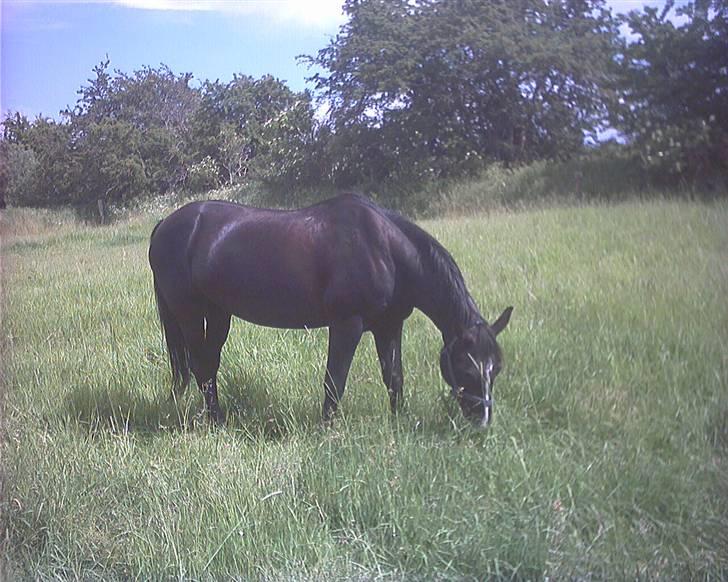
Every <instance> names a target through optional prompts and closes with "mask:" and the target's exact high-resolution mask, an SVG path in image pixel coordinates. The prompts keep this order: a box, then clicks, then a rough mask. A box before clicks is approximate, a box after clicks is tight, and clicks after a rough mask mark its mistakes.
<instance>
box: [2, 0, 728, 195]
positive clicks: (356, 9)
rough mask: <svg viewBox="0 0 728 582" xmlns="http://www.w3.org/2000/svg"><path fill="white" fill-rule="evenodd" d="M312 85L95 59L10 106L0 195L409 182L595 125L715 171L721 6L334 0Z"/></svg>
mask: <svg viewBox="0 0 728 582" xmlns="http://www.w3.org/2000/svg"><path fill="white" fill-rule="evenodd" d="M344 11H345V13H346V15H347V21H346V23H345V24H344V25H342V27H341V28H340V30H339V32H338V34H337V36H336V37H335V38H334V39H332V40H331V41H330V42H329V44H328V45H327V46H325V47H324V48H322V49H321V50H320V51H319V52H318V53H317V54H316V55H308V56H304V57H301V60H302V61H303V62H304V63H307V64H309V65H312V66H314V67H315V69H316V70H318V71H320V72H319V73H316V74H314V75H312V77H311V79H310V81H311V82H312V83H313V90H312V91H302V92H298V91H293V90H292V89H290V88H289V87H288V86H287V85H286V84H285V83H284V82H282V81H280V80H278V79H275V78H273V77H272V76H264V77H262V78H259V79H255V78H253V77H250V76H247V75H242V74H236V75H234V76H233V78H232V80H230V81H229V82H221V81H219V80H216V81H208V80H205V81H202V82H198V81H196V80H195V79H194V78H193V75H192V74H190V73H183V74H179V73H176V72H174V71H172V70H171V69H170V68H169V67H167V66H165V65H160V66H159V67H156V68H155V67H149V66H147V67H143V68H142V69H140V70H138V71H134V72H133V73H125V72H122V71H119V70H115V69H112V68H111V63H110V62H109V61H108V59H107V60H105V61H102V62H101V63H100V64H99V65H97V66H96V67H95V68H94V69H93V74H92V77H91V78H90V79H89V80H88V81H87V83H86V84H84V85H83V86H82V87H81V88H80V89H79V91H78V99H77V102H76V104H75V106H73V107H69V108H68V109H66V110H64V111H62V112H60V115H59V119H57V120H55V119H50V118H44V117H38V118H36V119H33V120H30V119H28V118H27V117H25V116H23V115H21V114H20V113H17V112H8V113H7V114H6V115H5V117H4V119H3V121H2V140H1V141H0V160H1V161H2V166H1V167H0V194H2V196H3V197H4V198H5V199H7V201H8V202H9V203H11V204H14V205H35V206H55V205H65V204H72V205H77V206H83V205H88V204H95V203H96V201H98V200H102V201H104V202H105V203H109V204H124V203H127V202H129V201H131V200H133V199H135V198H138V197H142V196H148V195H154V194H159V193H165V192H170V191H189V192H200V191H205V190H209V189H213V188H218V187H221V186H225V185H229V186H240V185H245V184H250V183H255V184H258V185H260V186H261V187H263V188H265V189H266V190H267V191H268V192H271V193H285V192H292V191H296V190H301V189H311V188H318V187H322V186H325V187H331V188H361V189H364V190H367V189H375V190H376V189H381V188H384V187H392V188H401V189H402V191H406V190H407V187H410V188H414V187H417V186H418V185H422V184H423V183H425V182H428V181H432V180H448V179H457V178H459V177H462V176H466V175H471V174H474V173H477V172H480V171H482V170H483V169H484V168H486V167H487V166H488V165H489V164H493V163H500V164H505V165H518V164H524V163H529V162H532V161H535V160H551V159H566V158H570V157H573V156H577V155H579V154H580V153H582V152H584V151H585V149H588V148H589V147H594V144H597V143H598V142H599V141H600V138H601V137H602V136H603V132H604V131H605V130H607V129H608V128H612V130H613V131H616V132H618V134H619V135H620V136H621V141H622V142H624V143H623V145H621V146H620V147H622V148H624V149H625V150H628V151H630V152H632V153H633V155H637V156H639V157H640V158H641V160H642V162H643V163H644V165H645V167H646V168H647V169H649V170H653V171H655V172H656V173H659V174H660V175H663V176H665V177H666V178H669V179H670V180H674V179H676V178H678V179H684V180H694V179H696V178H700V177H704V176H706V175H721V176H723V177H725V175H726V172H727V168H728V2H727V1H726V0H694V1H692V2H688V3H686V4H681V5H679V6H676V5H675V2H674V1H668V2H667V3H666V5H665V6H664V7H663V8H661V9H657V8H647V7H646V8H643V9H642V10H641V11H633V12H631V13H629V14H628V15H625V16H615V15H613V14H612V13H611V12H610V11H609V9H608V7H607V6H606V4H605V2H604V0H551V1H549V2H546V1H544V0H488V1H485V0H417V1H412V0H347V1H346V2H345V3H344Z"/></svg>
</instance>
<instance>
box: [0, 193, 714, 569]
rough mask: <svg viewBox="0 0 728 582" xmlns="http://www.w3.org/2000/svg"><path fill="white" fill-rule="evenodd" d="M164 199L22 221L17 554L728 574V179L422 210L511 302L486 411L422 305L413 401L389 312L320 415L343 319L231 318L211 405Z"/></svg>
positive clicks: (160, 563)
mask: <svg viewBox="0 0 728 582" xmlns="http://www.w3.org/2000/svg"><path fill="white" fill-rule="evenodd" d="M6 218H7V217H6ZM153 224H154V217H151V216H150V217H149V218H144V217H143V216H140V217H137V218H136V219H135V220H134V221H132V222H129V223H119V224H117V225H115V226H114V227H112V228H88V227H83V226H76V227H68V228H66V227H64V228H63V229H61V231H59V232H48V233H46V234H45V235H43V236H38V237H36V238H35V239H33V240H32V241H31V240H28V239H26V238H23V237H14V238H12V239H10V240H8V239H7V238H6V239H5V240H4V241H3V244H4V253H5V254H4V258H5V259H6V260H7V261H9V264H10V269H9V270H8V271H7V272H6V278H5V281H4V287H5V295H6V297H5V317H4V322H3V333H4V338H5V344H6V348H7V353H6V361H5V362H4V377H5V391H6V393H5V397H4V402H5V407H4V415H5V419H4V423H3V433H4V441H3V445H2V449H1V450H2V462H3V465H4V469H3V470H4V476H5V491H4V497H3V499H2V515H3V527H4V529H5V532H6V534H5V535H6V536H7V538H6V541H5V544H4V548H2V549H3V550H4V556H5V560H6V562H5V568H6V573H7V575H8V576H10V577H16V578H18V579H24V578H33V579H42V580H44V579H84V580H94V579H100V580H122V579H129V578H138V579H170V578H175V579H184V580H187V579H193V580H206V579H229V578H233V579H250V578H254V579H258V578H260V579H289V578H290V579H301V580H302V579H321V578H324V577H326V578H331V579H372V578H383V579H412V578H427V579H430V578H440V579H483V578H489V577H492V578H499V577H502V578H512V577H515V578H521V579H535V578H545V577H549V578H557V579H564V578H570V577H578V578H588V577H595V578H612V577H629V578H634V577H660V578H673V579H675V578H679V579H685V578H718V579H720V578H725V577H726V576H728V551H727V550H726V548H728V506H727V505H726V503H725V499H726V498H728V464H727V463H728V390H727V388H728V382H727V381H726V378H728V356H727V354H728V350H726V343H727V340H728V325H727V324H728V308H727V307H726V304H725V300H724V297H725V295H726V291H728V270H726V267H725V265H727V264H728V257H727V256H726V254H727V253H728V228H726V227H727V226H728V207H727V206H726V205H725V204H701V203H687V202H668V201H657V202H634V201H633V202H626V203H621V204H617V205H612V206H599V205H582V206H578V207H571V208H567V207H564V208H551V209H544V208H541V209H531V210H528V211H520V212H505V211H498V212H493V213H491V214H489V215H488V216H487V217H484V216H471V217H467V218H463V217H460V218H450V219H440V220H431V221H426V222H424V223H423V226H424V227H425V228H426V229H428V230H429V231H430V232H432V233H433V234H434V235H436V236H437V237H438V238H439V239H440V240H441V241H442V242H443V244H445V246H446V247H447V248H448V249H449V250H450V251H451V252H452V254H453V255H454V256H455V258H456V259H457V260H458V262H459V264H460V266H461V267H462V269H463V271H464V273H465V276H466V279H467V281H468V284H469V287H470V289H471V291H472V292H473V294H474V296H475V298H476V301H477V302H478V304H479V305H480V306H481V308H482V310H483V312H484V315H486V317H494V316H495V315H497V313H500V311H501V310H502V308H503V307H505V306H506V305H511V304H512V305H515V307H516V310H515V312H514V316H513V320H512V322H511V325H510V326H509V328H508V329H507V331H506V332H504V334H503V336H502V347H503V350H504V353H505V358H506V362H505V369H504V371H503V373H502V375H501V376H500V377H499V380H498V385H497V386H496V392H495V397H496V405H497V408H496V411H495V419H494V424H493V425H492V427H491V429H489V430H488V431H486V432H481V431H476V430H473V429H471V428H470V427H469V426H468V425H467V423H465V422H464V421H463V420H462V419H461V418H460V415H459V413H458V411H457V409H456V408H457V407H456V406H453V404H452V402H451V401H450V400H449V398H447V397H446V396H445V389H444V387H443V383H442V381H441V379H440V376H439V371H438V365H437V354H438V350H439V348H440V340H439V337H438V332H437V330H436V329H435V328H434V327H433V326H432V325H431V324H430V323H429V321H427V320H426V319H425V318H424V317H423V316H421V315H419V314H415V315H414V316H413V317H412V318H411V319H410V320H408V322H407V323H406V326H405V338H404V354H403V358H404V366H405V376H406V384H405V393H406V410H405V412H404V414H402V415H401V416H400V417H398V418H395V419H393V418H390V416H389V413H388V410H387V408H388V407H387V398H386V394H385V389H384V387H383V385H382V383H381V381H380V373H379V370H378V368H377V365H376V357H375V350H374V347H373V342H372V340H371V338H369V337H367V338H365V340H364V342H363V344H362V346H361V347H360V349H359V351H358V353H357V356H356V358H355V361H354V366H353V369H352V373H351V376H350V380H349V386H348V389H347V394H346V396H345V398H344V401H343V403H342V406H341V409H340V412H341V414H340V416H339V417H338V418H337V420H336V422H335V424H334V425H333V427H330V428H323V427H322V426H321V425H320V422H319V415H320V405H321V399H322V396H323V393H322V392H323V390H322V387H321V384H322V378H323V367H324V359H325V351H326V334H325V331H323V330H312V331H285V330H272V329H266V328H261V327H255V326H252V325H248V324H243V323H240V322H236V323H235V324H234V326H233V330H232V332H231V335H230V339H229V340H228V343H227V345H226V346H225V350H224V352H223V364H222V368H221V375H220V393H221V403H222V405H223V407H224V408H225V409H226V411H227V421H226V424H225V426H224V427H223V428H221V429H215V428H211V427H209V426H208V425H207V424H206V422H205V421H204V418H203V417H202V415H201V411H202V401H201V398H200V396H199V395H198V394H197V393H196V391H193V390H190V391H189V392H188V394H187V395H186V396H185V397H184V398H183V399H182V400H181V401H180V402H178V403H176V404H175V403H174V402H171V401H170V400H169V398H168V384H169V374H168V371H167V369H166V360H165V354H164V352H163V345H162V340H161V336H160V332H159V329H158V324H157V321H156V314H155V311H154V305H153V298H152V290H151V283H150V274H149V270H148V267H147V263H146V256H145V254H146V248H147V237H148V233H149V232H150V230H151V228H152V226H153Z"/></svg>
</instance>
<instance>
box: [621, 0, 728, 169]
mask: <svg viewBox="0 0 728 582" xmlns="http://www.w3.org/2000/svg"><path fill="white" fill-rule="evenodd" d="M674 6H675V2H674V1H671V2H668V3H667V4H666V5H665V7H664V8H663V9H661V10H658V9H657V8H649V7H646V8H645V9H644V10H643V11H642V12H637V11H634V12H631V13H630V14H629V15H627V16H626V17H624V22H625V23H626V24H627V25H628V26H629V28H630V29H631V31H632V34H633V35H634V36H635V39H634V40H632V41H630V42H629V44H627V45H626V46H625V48H624V51H623V55H622V60H621V68H622V76H621V83H622V91H623V95H624V107H623V108H621V109H620V110H618V111H617V113H618V123H619V125H620V126H621V127H622V128H623V129H624V131H625V132H627V133H628V134H629V135H630V136H631V138H632V139H633V142H634V146H635V148H636V149H637V150H638V151H639V152H640V154H641V156H642V158H643V161H644V163H645V164H646V165H647V166H650V167H654V168H656V169H659V170H661V171H663V172H665V173H667V174H669V175H671V176H677V177H683V178H686V179H688V180H695V179H696V178H701V179H705V176H706V174H722V175H723V177H724V178H725V176H726V172H727V171H728V157H726V152H727V151H728V81H727V79H728V4H727V3H726V2H725V0H697V1H693V2H688V3H687V4H685V5H683V6H680V7H678V8H674ZM676 22H677V24H676Z"/></svg>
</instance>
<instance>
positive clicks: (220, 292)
mask: <svg viewBox="0 0 728 582" xmlns="http://www.w3.org/2000/svg"><path fill="white" fill-rule="evenodd" d="M149 263H150V265H151V267H152V271H153V274H154V291H155V294H156V299H157V307H158V310H159V317H160V320H161V323H162V328H163V330H164V335H165V337H166V341H167V351H168V353H169V361H170V365H171V368H172V375H173V381H174V388H175V391H176V392H178V393H179V392H181V390H183V389H184V387H185V386H186V385H187V383H188V382H189V379H190V371H192V374H194V376H195V379H196V380H197V384H198V386H199V388H200V390H201V392H202V393H203V395H204V398H205V406H206V408H207V411H208V414H209V415H210V417H211V418H212V419H213V420H216V421H220V420H221V418H222V417H221V413H220V408H219V405H218V399H217V380H216V378H217V370H218V367H219V365H220V351H221V350H222V346H223V344H224V343H225V340H226V339H227V335H228V332H229V330H230V318H231V316H232V315H235V316H237V317H239V318H241V319H244V320H245V321H249V322H252V323H256V324H258V325H265V326H270V327H278V328H313V327H328V328H329V347H328V359H327V361H326V374H325V378H324V404H323V416H324V419H326V420H328V419H329V418H330V417H331V415H332V414H333V413H334V412H335V411H336V407H337V404H338V402H339V400H340V399H341V397H342V395H343V393H344V386H345V384H346V378H347V376H348V373H349V367H350V366H351V361H352V358H353V356H354V351H355V350H356V347H357V345H358V344H359V340H360V339H361V336H362V334H363V333H364V332H365V331H371V332H372V333H373V334H374V340H375V343H376V348H377V354H378V356H379V362H380V364H381V368H382V375H383V378H384V383H385V385H386V387H387V390H388V392H389V401H390V405H391V408H392V411H393V412H396V411H397V410H398V409H399V408H400V405H401V403H402V384H403V377H402V359H401V344H402V324H403V323H404V320H405V319H406V318H407V317H408V316H409V315H410V314H411V313H412V310H413V309H414V308H415V307H416V308H418V309H420V310H421V311H422V312H424V313H425V314H426V315H427V316H428V317H429V318H430V319H431V320H432V321H433V323H434V324H435V325H436V326H437V327H438V329H439V330H440V332H441V333H442V338H443V341H444V347H443V349H442V352H441V354H440V370H441V372H442V375H443V377H444V379H445V381H446V382H447V383H448V384H449V385H450V387H451V388H452V394H453V396H454V397H455V398H456V399H457V401H458V402H459V404H460V407H461V409H462V412H463V414H464V415H465V416H466V417H467V418H469V419H471V420H473V421H474V422H477V423H479V424H480V425H482V426H485V425H487V424H488V423H489V422H490V420H491V418H492V407H493V397H492V389H493V383H494V381H495V377H496V375H497V374H498V372H499V371H500V368H501V351H500V348H499V347H498V344H497V343H496V336H497V335H498V334H499V333H500V332H501V331H502V330H503V329H504V328H505V327H506V325H507V324H508V321H509V319H510V316H511V311H512V309H513V308H512V307H509V308H507V309H506V310H505V311H504V312H503V313H502V314H501V316H500V317H499V318H498V319H497V320H496V321H495V322H494V323H493V324H488V322H487V321H486V320H485V319H484V318H483V316H482V315H481V314H480V312H479V311H478V308H477V306H476V305H475V302H474V301H473V299H472V297H471V296H470V294H469V293H468V290H467V288H466V286H465V282H464V281H463V276H462V274H461V273H460V269H459V268H458V266H457V265H456V264H455V261H454V260H453V258H452V257H451V256H450V253H448V252H447V251H446V250H445V248H444V247H442V245H440V243H438V242H437V241H436V240H435V239H434V238H433V237H432V236H430V235H429V234H427V233H426V232H425V231H424V230H422V229H421V228H419V227H418V226H416V225H414V224H413V223H411V222H409V221H408V220H406V219H405V218H403V217H402V216H400V215H399V214H397V213H395V212H392V211H389V210H386V209H384V208H381V207H379V206H377V205H376V204H374V203H373V202H372V201H370V200H368V199H367V198H364V197H362V196H358V195H354V194H344V195H341V196H338V197H336V198H333V199H331V200H327V201H325V202H321V203H319V204H315V205H313V206H310V207H308V208H302V209H300V210H290V211H285V210H266V209H260V208H251V207H248V206H241V205H238V204H232V203H228V202H218V201H207V202H192V203H190V204H187V205H186V206H183V207H182V208H180V209H179V210H177V211H175V212H174V213H172V214H171V215H169V216H168V217H167V218H165V219H164V220H163V221H161V222H160V223H159V224H157V226H156V227H155V228H154V230H153V232H152V236H151V241H150V244H149Z"/></svg>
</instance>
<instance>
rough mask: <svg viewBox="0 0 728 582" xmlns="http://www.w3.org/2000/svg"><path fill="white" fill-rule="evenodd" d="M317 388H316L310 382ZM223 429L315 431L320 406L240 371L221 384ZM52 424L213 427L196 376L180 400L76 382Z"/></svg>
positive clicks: (253, 433) (165, 393) (92, 428)
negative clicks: (296, 399) (292, 396)
mask: <svg viewBox="0 0 728 582" xmlns="http://www.w3.org/2000/svg"><path fill="white" fill-rule="evenodd" d="M312 390H313V387H312ZM219 394H220V404H221V407H222V409H223V413H224V416H225V420H224V423H223V426H224V428H226V429H230V430H233V431H240V432H241V433H244V434H246V435H249V436H250V437H251V438H261V437H262V438H265V439H268V440H276V439H280V438H284V437H285V436H286V435H288V434H289V433H291V432H292V431H293V430H296V431H299V432H300V431H304V432H310V431H317V430H319V429H320V427H321V424H322V423H321V419H320V409H319V407H318V406H315V407H313V406H311V401H310V399H307V400H306V401H305V402H300V403H292V402H291V400H290V398H287V397H286V395H285V394H283V393H279V392H277V391H276V390H273V389H270V388H269V387H268V386H267V385H266V383H265V382H263V381H261V380H260V379H256V378H254V377H252V375H243V376H237V377H235V378H234V379H232V381H230V382H224V383H223V384H222V385H221V386H220V388H219ZM47 421H48V422H49V423H61V424H75V425H78V426H79V427H81V428H82V429H83V430H85V431H87V432H88V433H89V434H91V435H95V434H99V433H101V432H109V431H110V432H113V433H127V432H134V433H137V434H145V433H146V434H155V433H167V432H177V431H189V430H198V429H204V428H205V427H210V426H212V425H211V423H210V421H209V420H208V419H207V416H206V414H205V410H204V403H203V398H202V395H201V394H200V392H199V391H198V389H197V385H196V384H195V382H194V381H192V382H190V385H189V386H188V388H187V390H186V391H185V393H184V394H183V395H181V396H180V397H179V398H178V399H175V398H174V397H172V395H171V391H170V390H169V387H168V386H164V387H160V390H159V391H158V394H157V395H154V394H146V393H144V392H143V391H142V390H135V389H127V388H125V387H123V386H113V385H112V386H108V387H103V386H97V385H93V384H92V383H90V382H89V383H84V384H78V385H76V386H74V387H73V388H72V389H71V390H70V393H69V395H68V397H67V398H66V399H65V402H64V405H63V406H62V407H61V408H60V409H59V410H58V413H57V414H56V415H54V416H53V417H52V418H48V419H47Z"/></svg>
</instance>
